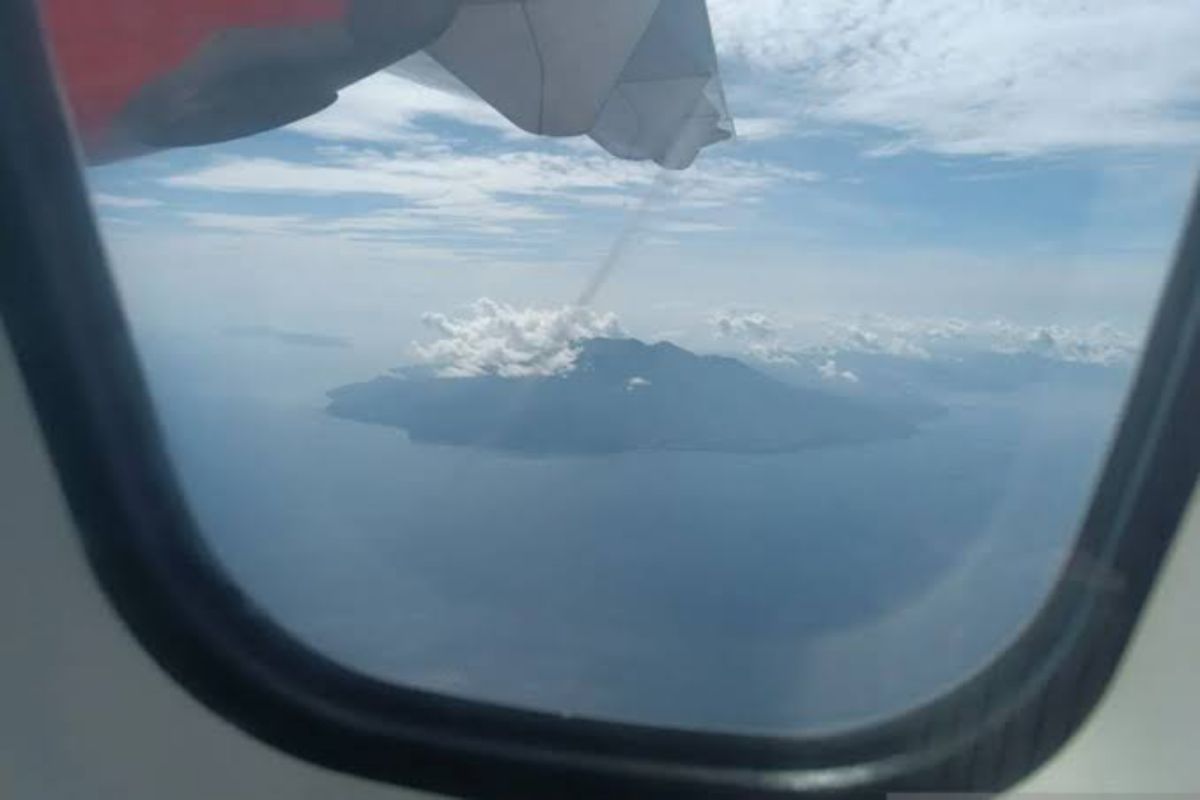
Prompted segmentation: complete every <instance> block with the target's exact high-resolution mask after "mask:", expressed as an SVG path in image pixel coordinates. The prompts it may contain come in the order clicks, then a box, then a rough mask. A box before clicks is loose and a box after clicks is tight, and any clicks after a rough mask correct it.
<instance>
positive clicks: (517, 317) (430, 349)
mask: <svg viewBox="0 0 1200 800" xmlns="http://www.w3.org/2000/svg"><path fill="white" fill-rule="evenodd" d="M422 321H423V322H424V323H425V325H426V326H427V327H428V328H429V329H430V330H432V331H433V332H434V333H435V334H437V337H438V338H436V339H434V340H433V341H431V342H427V343H418V344H416V345H414V348H415V350H416V354H417V356H418V358H420V360H421V361H423V362H425V363H427V364H430V365H432V366H433V367H435V368H436V369H437V373H438V375H440V376H442V377H446V378H467V377H477V376H481V375H497V376H500V377H505V378H523V377H535V376H550V375H561V374H564V373H567V372H570V371H571V370H572V369H574V367H575V360H576V358H578V356H579V343H580V342H582V341H584V340H586V339H594V338H613V337H618V336H622V335H623V333H622V330H621V325H620V323H619V322H618V321H617V318H616V316H615V315H613V314H606V313H601V312H597V311H594V310H592V309H591V308H586V307H580V306H563V307H561V308H517V307H515V306H511V305H508V304H506V303H500V302H496V301H494V300H490V299H488V298H483V299H480V300H477V301H476V302H475V303H473V304H472V305H471V306H470V307H469V308H468V309H467V313H466V314H465V315H464V316H460V317H451V316H448V315H446V314H440V313H428V314H425V315H424V316H423V317H422Z"/></svg>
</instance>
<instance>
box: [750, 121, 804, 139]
mask: <svg viewBox="0 0 1200 800" xmlns="http://www.w3.org/2000/svg"><path fill="white" fill-rule="evenodd" d="M795 130H796V120H794V119H788V118H787V117H738V118H737V138H738V140H739V141H743V142H765V141H768V140H770V139H780V138H783V137H785V136H788V135H789V134H791V133H794V132H795Z"/></svg>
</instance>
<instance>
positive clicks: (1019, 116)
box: [44, 0, 1200, 733]
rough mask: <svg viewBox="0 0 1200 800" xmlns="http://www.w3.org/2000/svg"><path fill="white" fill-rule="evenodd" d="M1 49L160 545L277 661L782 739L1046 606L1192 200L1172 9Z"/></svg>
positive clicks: (291, 28) (570, 1) (928, 12)
mask: <svg viewBox="0 0 1200 800" xmlns="http://www.w3.org/2000/svg"><path fill="white" fill-rule="evenodd" d="M44 5H45V8H46V13H47V19H48V26H49V29H50V31H51V35H52V38H53V39H54V44H55V45H56V47H57V48H58V54H57V55H58V59H59V64H60V75H61V80H62V81H63V84H64V90H65V93H66V95H67V96H68V98H69V99H70V102H71V104H72V110H73V112H74V115H75V121H76V124H77V127H78V129H79V131H80V137H81V143H82V146H83V148H84V153H85V156H86V157H87V158H88V159H89V160H90V161H92V162H93V164H94V166H93V167H92V168H91V169H90V170H89V175H88V177H89V181H90V183H91V187H92V190H93V199H94V202H95V206H96V209H97V212H98V215H99V218H100V221H101V224H102V228H103V233H104V236H105V239H106V244H107V247H108V249H109V252H110V256H111V262H112V267H113V270H114V273H115V276H116V279H117V281H118V284H119V287H120V290H121V295H122V299H123V302H124V304H125V308H126V310H127V312H128V316H129V319H130V322H131V324H132V328H133V332H134V334H135V339H136V343H137V346H138V349H139V353H140V356H141V358H142V361H143V363H144V365H145V369H146V374H147V377H148V379H149V383H150V386H151V389H152V393H153V399H154V401H155V404H156V408H157V411H158V414H159V415H160V419H161V423H162V427H163V430H164V433H165V436H166V440H167V444H168V446H169V450H170V453H171V455H172V457H173V458H174V460H175V464H176V468H177V471H178V476H179V478H180V480H181V482H182V484H183V487H184V489H185V491H186V494H187V497H188V499H189V501H190V504H191V508H192V511H193V513H194V514H195V516H196V518H197V520H198V521H199V523H200V527H201V529H202V531H203V534H204V536H205V538H206V541H207V543H208V545H209V546H210V547H211V549H212V551H213V553H214V554H215V556H216V557H217V558H218V560H219V562H220V564H221V565H222V567H223V568H224V569H225V570H227V571H228V573H229V574H230V575H231V576H232V577H233V578H234V579H235V580H236V582H237V583H238V585H239V586H240V587H241V588H242V589H243V590H244V591H245V592H246V593H247V594H248V595H249V596H250V597H251V598H252V599H253V600H254V601H255V602H256V603H258V604H260V605H261V606H262V608H263V609H265V610H266V611H267V612H268V613H269V614H270V615H271V616H273V617H274V618H275V619H276V620H277V621H278V622H279V623H281V624H282V625H283V626H284V627H286V628H287V629H288V630H289V631H291V632H292V633H294V634H295V635H296V636H297V637H299V638H300V639H302V640H303V641H305V642H307V643H309V644H310V645H312V646H313V647H315V648H317V649H319V650H321V651H322V652H324V653H326V654H328V655H329V656H331V657H333V658H335V659H337V660H338V661H340V662H342V663H344V664H347V665H349V666H352V667H354V668H356V669H359V670H361V671H363V672H365V673H369V674H371V675H375V676H379V677H383V678H385V679H388V680H391V681H394V682H396V683H399V684H404V685H408V686H416V687H420V688H425V689H431V690H436V691H440V692H446V693H452V694H454V695H457V696H463V697H467V698H472V699H480V700H487V701H493V702H499V703H504V704H508V705H513V706H518V707H523V708H533V709H539V710H545V711H552V712H561V713H568V714H579V715H586V716H593V717H599V718H604V719H613V720H620V721H630V722H638V723H647V724H654V725H665V726H673V727H683V728H689V729H693V728H703V729H715V730H721V731H734V732H751V733H804V732H812V731H817V730H828V729H832V728H842V727H848V726H854V725H859V724H863V723H866V722H868V721H871V720H873V719H877V718H880V717H883V716H887V715H892V714H895V713H898V712H900V711H903V710H905V709H907V708H911V707H913V706H914V705H916V704H918V703H920V702H921V701H923V700H926V699H929V698H931V697H934V696H936V695H938V694H939V693H941V692H943V691H945V690H947V689H949V688H951V687H952V686H953V685H954V684H956V683H958V682H960V681H962V680H964V679H966V678H967V677H969V676H970V675H972V674H973V673H975V672H977V671H978V670H979V669H981V668H982V667H983V666H985V665H986V664H987V663H988V661H989V660H990V659H991V658H993V657H994V656H995V655H996V654H997V653H998V652H1000V651H1001V650H1002V649H1003V647H1004V646H1005V645H1006V644H1007V643H1009V642H1010V641H1012V640H1013V638H1014V637H1015V636H1016V635H1017V634H1018V633H1019V632H1020V630H1021V628H1022V627H1023V626H1024V625H1026V624H1027V623H1028V622H1029V621H1030V620H1031V619H1032V618H1033V615H1034V614H1035V613H1036V612H1037V610H1038V609H1039V607H1040V606H1041V605H1042V603H1043V602H1044V600H1045V598H1046V596H1047V593H1048V591H1049V590H1050V588H1051V587H1052V585H1053V581H1054V579H1055V577H1056V575H1057V572H1058V570H1059V568H1060V566H1061V564H1062V562H1063V558H1064V555H1065V554H1066V553H1067V552H1068V551H1069V549H1070V547H1071V544H1072V539H1073V536H1074V533H1075V531H1076V528H1077V525H1078V523H1079V521H1080V518H1081V515H1082V513H1083V510H1084V508H1085V506H1086V503H1087V501H1088V495H1089V490H1090V488H1091V486H1092V484H1093V481H1094V479H1095V477H1096V475H1097V471H1098V469H1099V468H1100V466H1101V463H1102V458H1103V455H1104V451H1105V447H1106V445H1107V443H1108V441H1109V439H1110V437H1111V435H1112V432H1113V427H1114V424H1115V423H1116V421H1117V420H1118V415H1119V412H1120V409H1121V404H1122V400H1123V397H1124V394H1125V392H1126V390H1127V388H1128V385H1129V381H1130V377H1131V374H1132V369H1133V368H1134V366H1135V364H1136V360H1137V358H1138V354H1139V349H1140V346H1141V343H1142V338H1143V335H1144V333H1145V331H1146V328H1147V325H1148V321H1149V318H1150V314H1151V313H1152V310H1153V305H1154V300H1155V296H1156V292H1157V290H1158V288H1159V285H1160V283H1161V281H1162V278H1163V276H1164V274H1165V270H1166V267H1167V265H1168V262H1169V259H1170V255H1171V248H1172V245H1173V243H1174V239H1175V236H1176V235H1177V232H1178V227H1179V224H1180V222H1181V220H1182V215H1183V210H1184V207H1185V204H1186V202H1187V199H1188V195H1189V191H1190V188H1191V183H1192V180H1193V176H1194V173H1195V169H1194V168H1195V160H1194V155H1195V145H1196V144H1197V142H1198V141H1200V116H1198V115H1197V113H1196V109H1197V107H1198V106H1197V103H1198V101H1200V50H1198V49H1197V48H1196V47H1195V42H1196V41H1197V39H1198V38H1200V13H1197V12H1198V10H1200V9H1198V7H1197V5H1196V3H1194V2H1191V1H1190V0H1157V1H1156V0H1145V1H1144V2H1138V3H1122V4H1117V3H1110V2H1102V1H1101V0H1097V2H1077V3H1058V2H1049V1H1048V0H1047V1H1046V2H1035V1H1034V0H1026V1H1025V2H1016V3H1004V4H996V3H987V2H982V1H981V2H961V0H953V1H952V0H945V1H944V2H943V0H929V2H923V3H916V4H911V3H908V4H879V3H876V2H868V1H867V0H862V2H859V1H858V0H855V1H854V2H845V1H844V0H839V2H832V1H830V2H805V3H799V2H796V3H790V2H786V0H780V1H776V2H755V3H744V2H737V0H708V2H707V7H706V5H705V3H704V2H701V0H660V1H659V2H656V1H655V0H639V1H638V2H633V3H629V4H626V5H628V6H629V9H632V10H625V11H619V12H618V11H615V10H613V9H611V8H609V6H608V5H607V4H592V3H578V2H575V0H559V2H558V3H557V4H555V3H551V2H549V0H546V2H544V3H541V4H538V3H520V2H515V0H514V1H513V2H490V3H476V2H470V0H464V2H462V3H461V4H458V7H457V9H454V8H452V6H453V4H450V3H437V2H429V3H413V4H411V7H412V9H416V10H413V11H411V16H405V18H404V19H395V20H393V19H390V18H388V17H387V14H383V16H381V17H379V18H376V17H370V18H369V19H368V17H365V16H364V15H366V14H367V10H364V9H366V8H367V7H368V6H372V5H373V4H370V3H348V4H347V3H323V2H320V1H319V0H308V1H307V2H301V1H300V0H295V2H285V1H284V0H277V1H276V2H267V1H266V0H258V1H257V2H253V3H245V4H240V5H239V6H238V8H239V9H240V10H239V11H237V13H235V14H233V15H232V17H230V18H229V19H226V18H225V17H223V16H222V14H223V13H224V14H226V15H227V16H228V14H229V12H227V11H222V10H221V7H222V6H223V5H224V4H223V3H219V2H208V3H205V2H203V1H202V0H190V1H189V2H184V0H172V1H171V2H170V3H151V2H149V0H142V1H141V2H131V0H124V2H121V3H119V4H118V5H121V6H122V7H123V8H124V9H125V10H126V11H127V12H128V13H126V14H124V15H123V16H120V17H119V19H117V21H113V18H109V17H105V18H104V19H101V20H97V19H91V18H90V17H88V16H87V15H88V14H89V13H90V12H88V11H87V10H86V9H87V8H94V9H97V11H96V13H97V14H100V11H101V10H102V9H101V8H100V7H101V6H103V5H104V4H94V5H93V4H87V5H86V6H85V5H81V4H78V3H74V2H69V0H45V3H44ZM375 5H377V4H375ZM593 5H594V6H595V7H594V8H592V6H593ZM360 6H361V7H362V8H360ZM635 7H636V8H635ZM446 8H450V11H446V12H445V15H444V17H443V16H441V15H442V14H443V11H444V9H446ZM376 11H377V10H376ZM210 12H211V13H210ZM418 12H420V13H418ZM706 12H707V13H706ZM371 13H376V12H371ZM406 13H408V12H406ZM101 16H103V15H102V14H101ZM364 19H367V20H368V22H369V23H370V24H367V23H365V22H364V21H363V20H364ZM121 20H124V21H123V22H122V21H121ZM130 20H133V22H131V21H130ZM181 20H182V21H181ZM198 20H203V25H202V24H201V22H198ZM85 23H86V24H85ZM122 26H124V27H122ZM189 26H190V27H189ZM205 26H208V27H205ZM422 26H424V27H422ZM710 26H711V32H712V39H711V44H710V40H709V38H708V37H709V28H710ZM83 28H88V29H89V30H91V31H92V34H93V35H97V36H98V35H101V34H102V35H103V36H105V37H110V38H108V39H107V40H106V41H105V42H102V43H101V45H100V46H99V49H96V48H92V49H86V48H83V46H82V45H81V44H80V42H79V38H78V35H77V34H78V31H79V30H80V29H83ZM225 29H228V30H232V31H233V33H229V32H228V30H226V32H224V33H220V31H221V30H225ZM330 31H337V32H338V33H337V36H334V35H333V34H331V33H330ZM589 31H591V32H593V33H595V32H597V31H599V32H600V33H598V34H596V35H588V33H587V32H589ZM488 35H490V36H491V37H492V39H491V40H489V39H488ZM73 36H74V38H73ZM339 36H340V37H342V38H338V37H339ZM347 37H348V38H347ZM347 40H352V41H354V42H356V44H355V47H357V48H359V49H358V50H354V51H353V52H352V53H351V52H350V51H347V50H345V48H346V47H347V45H345V44H344V42H345V41H347ZM492 40H495V41H502V43H503V45H502V46H500V45H496V46H492V45H491V44H485V43H484V42H486V41H492ZM285 41H286V44H281V42H285ZM298 41H302V44H297V42H298ZM531 43H532V44H531ZM533 45H536V46H533ZM339 48H342V49H339ZM412 51H415V52H414V54H413V55H410V56H405V57H403V58H401V56H403V55H404V53H407V52H412ZM111 53H116V54H117V55H112V56H111V57H109V56H110V55H111ZM348 53H349V54H348ZM364 53H365V55H363V54H364ZM106 54H107V55H106ZM397 59H400V60H399V63H398V64H395V65H393V64H392V62H395V61H397ZM314 65H315V66H314ZM359 73H361V74H359ZM330 75H333V76H334V78H329V77H328V76H330ZM531 76H534V77H531ZM122 81H124V83H122ZM343 83H345V84H349V85H348V86H346V88H342V89H341V90H340V97H339V98H338V99H337V101H336V102H335V103H332V104H329V100H331V99H332V93H333V92H335V91H337V89H338V88H339V87H340V86H342V85H343ZM122 87H123V88H122ZM131 87H132V88H131ZM181 98H182V99H181ZM481 98H483V99H481ZM322 109H323V110H322ZM570 133H583V134H590V135H579V136H567V135H560V134H570ZM734 133H736V135H732V136H731V134H734ZM547 134H551V135H547ZM693 158H694V161H693Z"/></svg>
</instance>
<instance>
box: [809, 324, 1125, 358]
mask: <svg viewBox="0 0 1200 800" xmlns="http://www.w3.org/2000/svg"><path fill="white" fill-rule="evenodd" d="M818 329H819V330H820V331H821V333H820V335H819V336H818V337H817V338H816V339H815V340H810V341H809V342H806V343H797V344H796V345H795V347H796V348H797V349H798V350H802V351H807V352H817V353H827V354H835V353H838V352H850V353H872V354H880V355H890V356H897V357H901V358H919V359H931V358H945V357H951V358H954V357H960V356H963V355H968V354H973V353H980V352H986V353H999V354H1005V355H1037V356H1042V357H1044V358H1049V359H1053V360H1055V361H1063V362H1068V363H1076V364H1094V365H1098V366H1117V365H1127V364H1130V363H1132V362H1133V360H1134V359H1135V358H1136V357H1137V354H1138V352H1139V351H1140V348H1141V341H1140V339H1139V338H1138V337H1137V336H1135V335H1133V334H1131V333H1129V332H1127V331H1124V330H1121V329H1119V328H1116V327H1114V326H1112V325H1105V324H1097V325H1087V326H1069V325H1057V324H1054V325H1026V324H1020V323H1016V322H1012V321H1010V320H1004V319H992V320H983V321H978V320H963V319H956V318H953V317H948V318H929V317H923V318H922V317H915V318H906V317H893V316H887V315H868V316H864V317H860V318H857V319H852V320H831V321H826V322H824V323H822V324H820V325H819V326H818Z"/></svg>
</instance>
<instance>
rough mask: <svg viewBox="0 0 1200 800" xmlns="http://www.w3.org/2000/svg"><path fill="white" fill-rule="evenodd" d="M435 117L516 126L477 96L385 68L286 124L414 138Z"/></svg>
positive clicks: (344, 137)
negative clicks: (323, 107) (319, 109)
mask: <svg viewBox="0 0 1200 800" xmlns="http://www.w3.org/2000/svg"><path fill="white" fill-rule="evenodd" d="M433 120H453V121H455V122H460V123H463V124H465V125H470V126H473V127H476V128H483V129H487V130H492V131H498V132H502V133H505V134H507V133H508V132H509V131H511V130H514V126H513V125H512V123H510V122H509V121H508V120H506V119H504V117H502V116H501V115H500V113H499V112H497V111H496V110H494V109H493V108H492V107H491V106H489V105H487V104H486V103H484V102H483V101H482V100H479V99H478V98H476V97H471V96H468V95H464V94H459V93H453V92H448V91H444V90H441V89H437V88H433V87H430V86H425V85H422V84H420V83H416V82H414V81H411V80H408V79H406V78H402V77H399V76H397V75H392V74H390V73H387V72H379V73H376V74H374V75H371V76H370V77H368V78H365V79H363V80H361V81H359V82H358V83H356V84H354V85H352V86H348V87H347V88H345V89H343V90H342V91H341V92H339V93H338V100H337V102H336V103H334V104H333V105H332V106H330V107H329V108H327V109H326V110H324V111H322V112H321V113H319V114H314V115H313V116H311V117H308V118H306V119H303V120H300V121H299V122H295V123H293V124H292V125H290V126H288V130H291V131H294V132H296V133H301V134H304V135H306V136H311V137H314V138H317V139H326V140H332V141H342V142H345V141H350V142H404V143H409V144H411V143H413V142H414V141H416V140H419V139H421V138H422V137H425V136H427V135H428V134H425V133H423V131H422V130H421V125H422V123H426V122H429V121H433ZM427 141H428V140H427Z"/></svg>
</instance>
